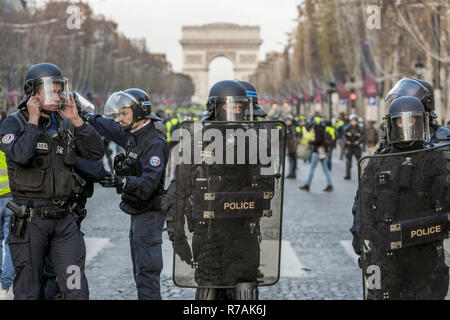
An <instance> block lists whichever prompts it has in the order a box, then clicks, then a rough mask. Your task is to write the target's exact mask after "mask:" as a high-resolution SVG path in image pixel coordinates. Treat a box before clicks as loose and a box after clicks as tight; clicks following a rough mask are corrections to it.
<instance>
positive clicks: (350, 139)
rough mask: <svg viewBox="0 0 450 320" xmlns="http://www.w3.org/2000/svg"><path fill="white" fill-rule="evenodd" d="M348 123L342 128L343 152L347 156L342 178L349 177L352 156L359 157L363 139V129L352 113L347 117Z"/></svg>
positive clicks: (348, 178) (357, 158) (347, 178)
mask: <svg viewBox="0 0 450 320" xmlns="http://www.w3.org/2000/svg"><path fill="white" fill-rule="evenodd" d="M349 121H350V124H349V125H348V127H347V128H346V129H345V130H344V138H345V152H346V156H347V166H346V170H345V177H344V179H346V180H350V179H351V168H352V158H353V157H355V158H356V161H358V160H359V159H360V158H361V144H362V143H363V141H364V130H363V129H362V128H361V127H360V126H359V125H358V124H359V121H358V116H357V115H356V114H352V115H351V116H350V118H349Z"/></svg>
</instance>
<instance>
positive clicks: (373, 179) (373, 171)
mask: <svg viewBox="0 0 450 320" xmlns="http://www.w3.org/2000/svg"><path fill="white" fill-rule="evenodd" d="M358 172H359V181H358V183H359V191H358V196H359V209H360V210H359V212H360V213H359V219H360V240H361V242H360V245H361V262H362V272H363V294H364V298H365V299H377V300H378V299H395V300H430V299H432V300H435V299H445V298H446V297H447V298H448V295H449V292H448V288H449V269H448V266H447V265H448V262H449V252H450V247H449V244H448V236H449V219H450V151H449V145H441V146H435V147H429V148H426V149H420V150H417V151H409V152H401V153H387V154H380V155H374V156H369V157H364V158H362V159H361V160H360V161H359V166H358ZM446 260H447V262H446Z"/></svg>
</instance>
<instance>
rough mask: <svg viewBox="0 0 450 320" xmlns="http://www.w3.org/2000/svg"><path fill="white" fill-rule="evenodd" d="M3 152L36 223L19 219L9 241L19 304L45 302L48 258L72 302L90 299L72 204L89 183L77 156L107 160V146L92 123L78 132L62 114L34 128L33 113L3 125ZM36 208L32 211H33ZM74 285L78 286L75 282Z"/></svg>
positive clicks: (16, 195)
mask: <svg viewBox="0 0 450 320" xmlns="http://www.w3.org/2000/svg"><path fill="white" fill-rule="evenodd" d="M0 136H1V137H2V144H1V149H2V151H3V152H4V153H5V154H6V160H7V164H8V175H9V181H10V187H11V192H12V195H13V199H14V201H15V202H16V204H18V205H20V206H26V207H27V208H28V209H29V213H30V218H28V220H27V221H28V224H27V225H26V228H25V230H24V232H23V233H19V231H20V230H18V229H19V227H20V224H21V223H25V224H26V219H25V220H23V219H19V217H18V215H17V213H15V215H14V216H13V221H12V226H11V231H12V232H11V234H10V236H9V238H8V240H7V241H8V243H9V245H10V250H11V256H12V259H13V263H14V266H15V270H16V276H15V279H14V296H15V299H39V298H43V268H44V259H45V257H46V256H48V257H49V258H50V259H51V261H52V262H53V264H54V267H55V272H56V274H57V276H58V279H59V283H60V288H61V291H62V292H63V293H64V296H65V298H66V299H88V298H89V293H88V284H87V280H86V277H85V274H84V263H85V255H86V248H85V245H84V240H83V236H82V234H81V232H80V231H79V229H78V227H77V223H76V221H75V218H74V216H73V215H72V214H70V213H71V205H72V203H73V201H74V198H75V197H76V194H77V193H80V192H81V191H82V189H83V186H84V184H85V181H84V180H83V179H82V178H81V177H80V176H79V175H78V174H77V173H76V172H75V170H74V168H75V163H76V156H77V155H79V156H80V157H83V158H85V159H88V160H98V159H101V158H102V157H103V153H104V150H103V143H102V141H101V138H100V136H99V135H98V134H97V133H96V132H95V130H94V129H93V128H92V126H90V125H89V124H83V125H81V126H80V127H77V128H74V127H73V126H72V125H71V123H70V122H69V121H68V120H65V119H63V118H61V117H60V116H59V115H54V114H53V115H52V116H51V117H50V118H44V117H41V118H40V119H39V124H38V125H34V124H30V123H28V111H26V110H22V111H19V112H18V113H16V114H14V115H12V116H10V117H8V118H7V119H6V120H5V121H4V122H3V123H2V126H1V129H0ZM31 209H32V210H31ZM71 281H73V282H71Z"/></svg>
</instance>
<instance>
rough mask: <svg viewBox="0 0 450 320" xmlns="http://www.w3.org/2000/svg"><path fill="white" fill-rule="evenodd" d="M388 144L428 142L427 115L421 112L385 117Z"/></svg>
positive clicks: (401, 113)
mask: <svg viewBox="0 0 450 320" xmlns="http://www.w3.org/2000/svg"><path fill="white" fill-rule="evenodd" d="M386 136H387V139H388V142H389V143H391V144H393V143H400V142H416V141H424V142H429V141H430V127H429V115H428V113H423V112H400V113H394V114H390V115H388V116H387V117H386Z"/></svg>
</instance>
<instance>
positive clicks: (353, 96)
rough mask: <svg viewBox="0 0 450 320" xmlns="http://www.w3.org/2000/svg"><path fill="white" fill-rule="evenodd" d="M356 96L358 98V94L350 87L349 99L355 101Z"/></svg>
mask: <svg viewBox="0 0 450 320" xmlns="http://www.w3.org/2000/svg"><path fill="white" fill-rule="evenodd" d="M357 98H358V96H357V95H356V92H355V90H354V89H352V91H351V92H350V100H351V101H352V102H353V101H356V99H357Z"/></svg>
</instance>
